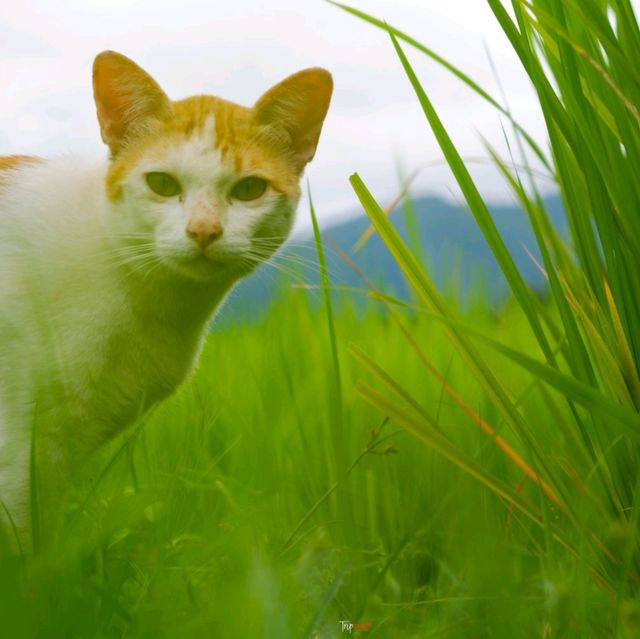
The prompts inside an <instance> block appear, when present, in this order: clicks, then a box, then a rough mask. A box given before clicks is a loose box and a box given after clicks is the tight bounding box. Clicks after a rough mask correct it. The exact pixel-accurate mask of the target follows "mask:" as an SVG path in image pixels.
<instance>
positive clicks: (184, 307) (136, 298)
mask: <svg viewBox="0 0 640 639" xmlns="http://www.w3.org/2000/svg"><path fill="white" fill-rule="evenodd" d="M236 280H237V277H234V276H233V274H231V273H224V274H221V276H220V277H218V278H216V279H213V280H208V281H197V280H190V279H186V278H184V277H181V276H179V275H177V274H175V273H173V272H172V271H171V270H169V269H168V268H158V269H156V271H155V272H154V273H150V274H145V273H140V274H137V273H131V272H128V273H127V274H126V275H125V277H124V278H123V280H122V282H123V286H124V292H125V295H126V299H127V302H128V304H129V306H130V308H131V311H132V313H133V314H134V316H135V317H136V318H137V319H138V320H139V321H140V323H141V324H142V325H143V326H161V327H163V328H168V329H170V330H171V329H176V330H184V331H189V330H195V331H197V330H199V329H200V328H202V326H203V325H204V324H205V323H206V322H207V320H208V319H209V318H210V317H211V315H212V314H213V312H214V311H215V309H216V308H217V307H218V306H219V305H220V303H221V302H222V300H223V299H224V297H225V296H226V295H227V293H228V292H229V290H230V289H231V287H232V286H233V284H234V283H235V281H236Z"/></svg>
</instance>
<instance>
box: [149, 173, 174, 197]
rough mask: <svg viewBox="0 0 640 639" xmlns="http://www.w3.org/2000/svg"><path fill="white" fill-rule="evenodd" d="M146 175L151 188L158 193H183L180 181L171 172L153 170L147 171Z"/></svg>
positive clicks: (163, 194)
mask: <svg viewBox="0 0 640 639" xmlns="http://www.w3.org/2000/svg"><path fill="white" fill-rule="evenodd" d="M144 177H145V180H146V181H147V185H148V186H149V188H150V189H151V190H152V191H153V192H154V193H156V194H157V195H162V196H163V197H172V196H174V195H179V194H180V193H182V187H181V186H180V182H178V180H176V178H174V177H173V175H169V173H162V172H160V171H152V172H151V173H147V174H146V175H145V176H144Z"/></svg>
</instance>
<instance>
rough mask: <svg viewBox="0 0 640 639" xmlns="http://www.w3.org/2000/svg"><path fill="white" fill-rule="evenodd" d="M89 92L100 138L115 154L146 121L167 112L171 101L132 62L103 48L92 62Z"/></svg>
mask: <svg viewBox="0 0 640 639" xmlns="http://www.w3.org/2000/svg"><path fill="white" fill-rule="evenodd" d="M93 95H94V98H95V101H96V109H97V111H98V121H99V123H100V132H101V134H102V140H103V141H104V142H105V144H108V145H109V148H110V149H111V153H112V154H113V155H116V154H117V153H118V151H119V150H120V149H121V148H122V147H123V145H124V144H125V143H126V142H127V141H128V140H131V139H132V138H134V137H135V136H136V135H137V134H139V133H140V132H142V131H144V130H145V128H146V127H147V126H148V124H149V122H150V120H153V119H157V120H162V119H165V118H167V117H168V116H170V115H171V110H172V108H171V101H170V100H169V98H168V97H167V96H166V95H165V93H164V91H163V90H162V89H161V88H160V87H159V86H158V83H157V82H156V81H155V80H154V79H153V78H152V77H151V76H150V75H149V74H148V73H147V72H146V71H144V70H143V69H141V68H140V67H139V66H138V65H137V64H136V63H135V62H133V61H132V60H129V58H127V57H126V56H124V55H122V54H120V53H116V52H115V51H103V52H102V53H100V54H98V55H97V56H96V59H95V60H94V63H93Z"/></svg>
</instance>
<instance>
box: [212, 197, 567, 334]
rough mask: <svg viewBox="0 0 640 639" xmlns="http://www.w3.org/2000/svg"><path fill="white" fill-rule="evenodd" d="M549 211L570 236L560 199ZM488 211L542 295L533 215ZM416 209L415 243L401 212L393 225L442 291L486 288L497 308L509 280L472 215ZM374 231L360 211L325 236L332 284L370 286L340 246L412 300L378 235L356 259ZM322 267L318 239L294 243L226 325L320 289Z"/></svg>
mask: <svg viewBox="0 0 640 639" xmlns="http://www.w3.org/2000/svg"><path fill="white" fill-rule="evenodd" d="M545 206H546V208H547V211H548V212H549V214H550V217H551V220H552V222H553V223H554V225H555V227H556V229H558V231H559V232H560V234H561V235H562V236H566V234H567V225H566V219H565V216H564V212H563V209H562V203H561V201H560V198H559V197H558V196H552V197H548V198H546V199H545ZM489 208H490V210H491V213H492V216H493V220H494V222H495V224H496V226H497V227H498V230H499V231H500V234H501V235H502V238H503V240H504V242H505V244H506V246H507V248H508V250H509V252H510V253H511V255H512V256H513V259H514V261H515V263H516V266H517V267H518V268H519V269H520V272H521V273H522V275H523V277H524V279H525V280H526V281H527V282H529V283H530V284H531V285H532V286H533V287H534V288H535V289H540V290H543V289H544V288H545V280H544V277H543V276H542V274H541V273H540V271H539V269H538V267H537V266H536V264H535V263H534V262H533V260H532V259H531V256H530V255H529V254H528V253H527V250H528V251H529V252H530V254H531V255H532V256H533V257H534V258H535V259H536V260H537V261H538V262H540V253H539V251H538V250H537V247H536V242H535V239H534V237H533V233H532V232H531V229H530V227H529V222H528V218H527V216H526V214H525V213H524V212H523V211H522V210H521V209H519V208H517V207H514V206H504V205H495V206H490V207H489ZM414 210H415V221H416V228H417V233H416V234H415V235H416V236H415V237H411V236H410V235H409V233H408V231H407V224H406V220H405V216H404V213H403V211H402V210H395V211H394V212H392V214H391V219H392V220H393V222H394V224H395V226H396V228H397V229H398V231H399V232H400V234H401V235H402V236H403V237H404V238H405V240H406V241H407V242H408V243H409V245H410V246H412V247H415V246H416V245H418V246H419V251H420V257H421V260H422V261H423V263H424V265H425V267H426V268H427V270H428V272H429V273H430V274H431V275H432V277H433V278H434V281H435V282H436V284H437V285H438V286H439V288H440V289H441V290H448V291H452V292H453V293H454V294H456V295H457V296H458V297H459V298H460V299H462V300H464V299H467V298H468V296H469V294H470V292H471V291H472V290H474V288H477V287H478V286H482V287H483V289H484V291H485V292H486V294H487V295H488V296H489V299H490V300H491V301H492V302H493V303H496V302H498V301H499V300H500V299H502V298H504V296H505V294H506V293H507V291H508V287H507V284H506V281H505V279H504V276H503V275H502V272H501V271H500V269H499V267H498V265H497V263H496V261H495V259H494V257H493V254H492V253H491V250H490V249H489V247H488V246H487V244H486V242H485V240H484V237H483V235H482V233H481V232H480V230H479V229H478V227H477V226H476V223H475V220H474V218H473V216H472V215H471V213H470V212H469V211H468V210H467V209H465V208H463V207H460V206H456V205H454V204H451V203H448V202H445V201H444V200H441V199H438V198H433V197H425V198H419V199H416V200H414ZM368 227H369V220H368V218H367V217H366V216H365V215H364V213H360V214H359V215H354V217H353V218H351V219H348V220H347V221H345V222H342V223H340V224H337V225H334V226H328V227H326V228H324V229H323V230H322V239H323V244H324V246H325V251H326V254H327V262H328V270H329V277H330V279H331V284H332V285H333V286H335V287H336V288H337V289H339V287H357V288H362V287H363V286H364V285H363V282H362V280H361V278H360V277H359V276H358V275H357V274H356V273H355V272H354V271H353V270H352V269H351V268H349V267H348V266H347V264H346V263H345V261H344V260H343V258H341V257H340V255H339V252H338V251H337V250H335V249H334V247H338V248H339V249H340V250H341V251H343V252H344V253H346V254H347V255H349V257H350V258H351V259H352V260H353V262H354V263H355V264H356V266H357V267H358V269H360V270H361V271H362V272H363V273H364V274H365V275H366V276H367V277H368V278H369V279H370V280H372V281H373V282H374V283H375V284H376V286H378V287H379V288H380V289H381V290H383V291H386V292H389V293H391V294H395V295H401V296H405V295H406V294H407V284H406V282H405V279H404V276H403V275H402V273H401V271H400V269H399V268H398V266H397V265H396V263H395V261H394V259H393V257H392V256H391V254H390V253H389V251H388V250H387V248H386V247H385V245H384V243H383V242H382V240H381V239H380V237H379V236H378V235H377V234H373V235H372V236H371V237H370V239H369V240H368V242H367V243H366V244H365V245H364V246H363V248H361V249H360V250H359V251H357V252H356V253H353V247H354V245H355V244H356V242H357V241H358V239H359V238H360V237H361V236H362V234H363V233H364V232H365V230H366V229H367V228H368ZM316 264H317V258H316V251H315V244H314V241H313V237H312V236H310V235H309V236H304V237H297V238H294V239H293V240H292V243H291V245H289V246H287V247H285V248H284V249H283V250H282V251H281V252H280V254H279V255H278V256H277V257H276V258H275V260H274V261H273V265H264V266H262V267H261V268H260V269H259V270H258V271H257V272H256V273H255V274H254V275H252V276H251V277H249V278H247V280H245V281H244V282H243V283H242V284H241V285H240V286H238V287H237V289H236V290H235V291H234V293H233V294H232V296H231V298H230V299H229V300H228V301H227V303H226V305H225V308H224V309H223V312H222V314H221V317H220V319H219V321H222V322H224V321H225V319H232V318H234V317H237V316H238V314H240V315H241V316H243V317H247V316H248V317H256V318H258V317H259V316H260V315H261V313H262V312H263V311H264V310H265V309H266V308H267V307H268V304H269V300H270V299H273V297H274V295H275V294H276V293H277V289H278V287H279V286H282V285H284V286H295V285H303V284H309V285H312V286H317V285H318V284H319V275H318V268H317V265H316ZM277 265H282V270H283V272H278V270H276V268H275V267H276V266H277ZM316 295H317V294H316Z"/></svg>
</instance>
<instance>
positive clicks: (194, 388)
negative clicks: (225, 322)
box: [2, 289, 615, 639]
mask: <svg viewBox="0 0 640 639" xmlns="http://www.w3.org/2000/svg"><path fill="white" fill-rule="evenodd" d="M316 297H317V296H316ZM311 301H312V302H315V304H313V306H314V307H315V310H314V308H312V305H310V299H309V296H308V294H307V292H305V291H303V290H299V289H298V290H296V289H292V290H290V291H287V292H283V297H282V299H281V300H279V301H277V302H276V303H275V304H274V307H273V309H272V311H271V312H270V313H269V315H268V317H267V320H266V322H265V323H264V324H263V325H259V326H251V325H247V326H238V327H237V328H228V327H227V328H225V329H224V330H220V331H214V332H213V333H212V335H211V337H210V338H209V341H208V343H207V346H206V350H205V353H204V358H203V361H202V365H201V367H200V369H199V371H198V373H197V375H196V376H195V377H194V379H193V380H192V381H191V382H190V383H189V384H188V386H186V387H185V388H184V389H183V390H182V391H181V392H180V394H179V395H178V396H176V397H175V398H173V399H172V400H170V401H169V402H167V403H166V404H164V405H163V406H162V407H160V408H159V409H158V410H157V411H156V412H155V413H154V414H153V415H152V416H151V417H150V418H149V419H148V420H146V421H145V422H144V423H141V424H140V425H139V426H138V427H137V428H136V429H135V431H134V433H135V434H134V435H133V436H132V437H131V438H125V439H123V440H121V441H119V442H117V444H116V445H114V446H113V447H112V449H111V450H109V451H107V452H105V454H104V455H103V456H102V457H101V458H100V459H97V460H96V467H100V468H106V471H105V472H104V474H101V473H99V472H96V473H95V474H96V475H97V476H98V478H99V480H98V482H97V484H95V485H93V486H88V485H85V486H81V487H79V488H78V490H77V498H76V500H75V503H74V511H73V512H72V516H71V517H70V519H69V522H68V523H67V526H66V529H65V530H66V533H65V535H64V536H65V538H66V543H65V544H64V546H63V548H62V549H61V550H60V551H59V553H56V555H55V556H45V557H41V558H39V559H37V560H35V561H32V562H31V563H30V564H29V565H28V566H26V567H25V566H21V565H19V564H18V565H15V566H14V567H15V570H16V572H15V573H14V575H13V577H14V578H17V577H18V576H20V579H16V581H17V582H18V583H20V582H22V583H23V584H25V586H26V587H25V589H24V591H21V590H20V589H19V588H16V581H13V580H12V579H10V578H8V575H7V573H6V572H5V574H3V577H2V586H3V587H4V588H5V590H4V591H3V593H2V594H3V601H4V602H5V603H9V605H8V609H7V611H5V613H4V616H3V618H4V622H3V623H4V627H5V628H7V627H9V628H12V632H11V633H9V632H7V634H6V635H5V634H4V633H3V636H7V637H14V636H15V637H19V636H23V635H24V636H37V637H205V636H206V637H274V638H283V639H284V638H285V637H316V636H318V637H335V636H340V635H341V626H340V624H339V622H340V621H342V620H345V621H346V620H350V621H351V622H353V623H361V624H371V629H370V630H369V631H364V630H362V631H360V632H361V633H362V634H363V635H365V636H379V637H399V636H408V637H424V636H437V637H441V636H442V637H444V636H446V637H485V636H486V637H515V636H522V635H520V634H519V632H520V630H521V629H522V628H523V627H526V628H528V629H530V632H531V635H530V636H541V637H542V636H545V635H544V632H545V628H547V627H549V628H554V633H559V634H557V635H555V636H564V637H566V636H576V637H580V636H588V634H587V633H586V632H582V631H581V630H580V629H583V631H584V628H585V627H586V624H588V623H589V622H590V621H593V622H594V623H599V624H603V625H606V624H607V623H608V622H610V620H611V619H612V617H613V616H615V605H614V604H613V602H612V601H611V600H610V599H609V598H608V597H607V595H606V592H603V591H602V590H601V589H600V588H598V585H597V583H596V582H595V581H594V580H593V579H592V578H591V577H590V576H589V574H588V565H587V563H586V560H585V558H584V557H576V556H574V555H573V554H572V553H571V552H568V551H567V550H566V549H565V548H563V547H562V546H561V545H559V544H557V543H556V542H554V541H553V540H551V539H549V538H547V535H545V531H544V530H543V529H542V528H541V527H540V526H538V525H536V524H535V523H532V522H531V521H528V520H527V519H526V518H525V517H523V516H522V515H521V514H520V513H519V512H518V511H517V510H514V509H511V508H509V506H508V505H507V504H506V503H505V502H504V501H503V500H501V499H499V498H497V497H495V496H494V495H492V494H490V493H489V492H488V491H487V490H486V489H485V488H483V487H482V485H480V484H479V483H478V482H477V481H476V480H474V479H473V478H472V477H469V475H468V474H467V473H465V472H463V471H462V470H460V469H459V468H457V467H456V466H455V465H453V464H451V463H450V462H449V461H447V460H444V459H442V457H441V456H439V455H437V454H435V453H434V452H432V450H431V449H430V448H429V447H427V446H425V445H423V444H422V443H421V442H419V441H416V440H415V439H414V438H413V437H412V436H411V435H410V434H408V433H406V432H404V431H403V430H401V429H399V428H398V426H397V425H396V424H394V423H393V422H392V421H391V422H388V423H385V420H384V419H383V416H381V414H380V413H379V412H378V411H377V410H375V409H373V408H372V407H370V406H369V405H368V404H367V403H366V402H364V401H363V400H362V399H361V398H360V397H358V396H357V395H356V394H355V393H354V384H356V382H357V381H358V380H361V381H367V380H369V381H371V378H372V376H371V375H370V374H367V372H366V371H363V369H362V366H361V365H359V363H358V362H357V360H356V359H355V358H354V357H352V356H349V355H348V354H347V348H348V344H349V343H353V344H356V345H357V346H359V347H361V348H362V349H364V350H366V352H367V353H368V355H369V356H370V357H372V358H373V359H375V360H376V361H378V362H379V363H380V365H381V366H383V367H384V368H385V370H387V371H388V372H389V374H391V375H393V376H394V377H395V379H397V380H398V381H400V382H401V383H402V384H403V386H404V387H405V388H407V389H408V390H409V391H411V392H412V393H414V394H415V395H416V396H419V397H420V398H421V402H422V404H423V406H424V407H425V409H426V410H428V411H429V413H431V414H432V415H433V416H434V419H436V421H437V423H438V425H439V427H440V428H442V430H443V431H446V433H447V435H448V436H449V437H450V438H451V440H452V441H453V442H455V443H456V444H457V445H459V446H460V447H464V450H465V451H466V452H467V454H469V455H470V456H472V457H473V458H474V460H476V462H478V463H479V464H481V465H482V466H483V468H484V469H485V470H486V471H487V472H490V473H493V474H495V475H497V476H499V477H500V478H501V479H502V480H503V481H504V482H505V483H508V484H510V485H512V486H513V487H514V488H515V487H517V488H518V490H519V491H520V490H521V491H522V493H524V494H530V495H531V496H532V498H533V499H534V500H536V499H537V491H536V488H535V485H533V484H531V482H528V483H527V482H524V481H523V474H522V472H520V470H519V469H518V467H517V466H516V465H515V464H513V463H510V462H509V461H508V460H505V457H504V455H503V454H501V452H500V451H499V449H497V448H496V445H495V443H494V441H493V440H492V438H490V437H487V436H486V434H485V433H483V432H482V430H481V429H480V428H479V427H478V425H477V423H475V422H474V420H473V419H471V418H470V417H468V416H467V415H466V414H465V413H464V411H463V410H462V409H461V407H460V406H459V405H457V404H456V402H455V401H453V400H452V399H451V398H450V397H449V396H447V395H446V393H443V390H442V387H441V385H440V384H438V383H437V382H436V381H435V380H433V379H430V378H429V376H428V373H425V369H424V366H423V365H422V364H421V362H420V360H419V358H418V357H417V355H415V353H412V351H411V349H410V348H407V343H406V338H405V337H404V335H403V333H402V331H401V329H400V328H399V326H398V325H397V324H396V323H395V322H394V321H393V320H392V319H391V318H390V317H389V316H388V314H387V313H385V312H384V309H382V310H381V309H380V308H379V307H378V308H375V307H374V306H372V307H371V308H370V309H369V310H368V311H366V312H365V314H364V316H362V313H363V311H362V310H358V311H357V312H356V311H354V310H353V309H352V308H350V307H349V305H348V304H347V303H345V304H339V305H338V308H337V309H335V317H334V319H335V327H336V334H337V351H338V358H339V365H340V370H341V375H342V386H341V389H340V391H338V389H337V387H336V384H335V382H336V379H337V374H336V370H335V368H334V365H333V362H332V360H331V358H330V357H328V356H327V354H328V353H330V352H331V346H330V343H329V339H328V333H327V330H326V316H325V312H324V308H323V307H322V306H321V305H320V306H319V305H318V303H317V302H318V300H317V299H314V296H313V295H312V296H311ZM469 319H472V320H473V323H474V325H475V326H476V327H478V328H481V329H483V330H485V331H486V332H487V334H492V335H496V336H502V335H504V334H505V333H508V335H509V343H511V344H513V345H517V346H526V343H527V339H528V338H527V336H526V330H525V328H526V327H525V326H524V323H523V321H522V318H521V317H520V315H519V313H518V312H517V311H516V310H515V309H505V310H504V311H503V312H501V313H500V314H499V315H497V316H492V315H491V314H489V313H486V312H482V311H481V310H476V311H474V312H473V314H472V316H471V317H470V318H469ZM403 323H404V325H405V326H406V327H407V328H408V329H409V330H410V332H411V335H412V336H413V337H414V338H415V339H416V340H418V341H420V342H421V343H424V344H429V345H430V347H429V359H430V361H431V362H433V364H434V365H436V366H438V367H439V368H440V369H441V370H442V371H443V372H444V374H445V375H446V379H447V382H448V384H450V385H451V386H452V387H454V388H458V389H464V394H465V401H466V402H467V403H468V405H469V406H470V407H471V408H472V410H473V411H474V412H475V413H477V414H478V415H482V416H483V418H484V419H486V420H487V421H490V422H491V421H493V420H495V419H496V415H495V411H494V410H493V409H492V407H491V405H490V403H489V402H488V401H487V400H486V398H484V397H483V393H482V390H481V389H480V388H478V387H477V386H476V385H475V384H473V383H470V380H469V379H468V374H467V372H466V369H465V366H464V364H463V363H462V362H461V361H460V358H459V357H458V356H457V355H456V354H455V353H454V350H453V348H452V347H451V346H450V345H449V343H448V342H447V340H446V339H445V338H444V336H443V335H442V331H441V329H440V327H439V325H438V323H437V322H436V321H435V320H433V319H429V318H425V317H420V316H418V315H416V314H414V313H410V314H409V316H408V317H404V319H403ZM495 364H496V369H497V370H498V371H500V373H501V374H504V375H505V377H506V378H507V379H509V382H510V383H509V389H510V391H511V392H512V393H513V395H514V397H517V398H518V400H519V406H520V409H521V411H522V414H523V415H524V416H525V417H526V418H528V419H531V420H532V421H534V420H535V422H536V423H537V424H538V428H539V436H540V439H541V440H542V441H544V442H545V445H546V446H547V447H548V450H550V451H551V450H552V451H553V454H554V456H557V457H558V458H562V457H563V456H570V455H571V450H567V448H569V446H568V443H567V442H566V441H565V440H564V437H563V436H562V434H561V433H560V432H558V431H559V429H558V428H557V421H556V420H557V419H558V418H559V416H557V415H550V414H548V413H547V412H546V410H545V408H544V405H543V404H541V402H539V401H538V397H537V391H536V389H535V388H531V385H530V380H529V378H528V377H527V375H526V374H522V373H521V372H520V371H518V369H517V368H516V367H515V366H513V365H511V366H510V365H509V364H508V363H507V362H504V361H502V360H496V362H495ZM340 397H342V399H340ZM493 423H494V424H495V425H496V426H499V422H498V421H493ZM550 516H551V517H554V518H559V517H560V514H559V513H556V512H554V513H552V514H550ZM569 541H570V542H571V543H574V544H576V545H579V543H580V540H579V539H570V540H569ZM7 620H9V625H8V626H7ZM20 628H21V630H19V629H20ZM569 628H571V629H574V630H575V632H573V633H572V634H568V629H569ZM563 629H565V630H563ZM354 632H355V631H354ZM367 632H368V634H367Z"/></svg>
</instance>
